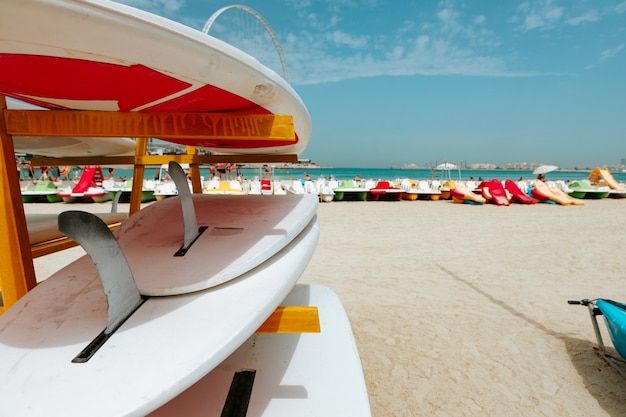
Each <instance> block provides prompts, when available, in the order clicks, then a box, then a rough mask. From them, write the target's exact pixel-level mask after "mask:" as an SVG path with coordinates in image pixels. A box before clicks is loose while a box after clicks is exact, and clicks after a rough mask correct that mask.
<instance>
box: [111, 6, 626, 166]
mask: <svg viewBox="0 0 626 417" xmlns="http://www.w3.org/2000/svg"><path fill="white" fill-rule="evenodd" d="M120 2H122V3H125V4H129V5H132V6H135V7H138V8H141V9H144V10H148V11H150V12H153V13H156V14H159V15H162V16H165V17H167V18H170V19H172V20H176V21H179V22H181V23H184V24H186V25H188V26H191V27H194V28H196V29H198V30H200V29H202V28H203V26H204V25H205V23H206V21H207V19H208V18H209V17H210V16H211V15H212V14H213V13H214V12H215V11H217V10H218V9H220V8H222V7H224V6H228V5H231V4H243V5H245V6H248V7H250V8H252V9H254V10H256V11H257V12H258V13H259V14H260V15H262V16H263V17H264V18H265V20H266V21H267V22H268V23H269V24H270V25H271V27H272V29H273V30H274V32H275V34H276V36H277V38H278V40H279V42H280V44H281V46H282V49H283V51H284V55H285V58H286V61H287V64H288V68H289V77H290V80H291V84H292V85H293V87H294V88H295V89H296V91H298V93H299V94H300V96H301V97H302V99H303V100H304V102H305V104H306V105H307V107H308V109H309V111H310V113H311V117H312V119H313V136H312V138H311V142H310V144H309V146H308V148H307V149H306V151H305V152H304V153H303V154H302V155H301V157H303V158H310V159H312V160H314V161H315V162H318V163H320V164H322V165H323V166H335V167H340V166H343V167H386V166H392V165H395V166H402V165H404V164H411V163H413V164H417V165H419V166H421V167H426V166H427V165H428V164H434V163H435V161H437V162H439V163H440V162H442V161H455V162H457V163H461V161H466V163H467V164H471V163H494V164H497V165H499V166H503V165H504V164H507V163H513V162H539V163H546V164H555V165H559V166H561V167H593V166H596V165H615V164H619V163H620V161H621V159H622V158H626V0H567V1H566V0H560V1H559V0H552V1H551V0H529V1H496V0H471V1H470V0H467V1H453V0H450V1H447V0H444V1H424V0H422V1H402V0H393V1H392V0H388V1H383V0H362V1H358V0H251V1H245V0H240V1H238V2H231V1H210V0H123V1H120ZM238 12H239V11H235V10H230V11H228V12H224V13H223V14H222V15H220V16H219V17H218V18H217V19H216V20H215V23H214V25H213V26H212V28H211V31H210V32H209V33H212V34H214V35H215V36H218V35H220V36H222V35H221V34H224V36H226V35H225V34H226V33H228V32H230V35H231V36H232V33H233V32H236V33H241V34H244V36H245V37H246V38H248V39H253V38H254V34H252V33H253V32H254V31H255V30H257V28H255V25H254V23H256V21H255V20H253V19H252V18H249V17H248V18H249V22H253V23H252V24H250V23H246V19H247V18H246V17H244V15H245V14H244V13H238ZM238 21H240V23H241V22H243V23H241V26H238V23H237V22H238ZM257 26H258V25H257ZM258 31H259V32H261V30H260V29H258ZM220 36H218V37H220ZM232 42H233V43H235V42H236V41H235V40H233V41H232ZM265 44H266V49H265V50H262V47H261V45H263V42H259V46H258V48H259V50H258V55H259V56H257V57H258V58H259V59H261V56H264V55H265V54H269V55H268V58H267V59H269V60H270V61H271V59H274V62H273V63H272V62H270V61H267V65H268V66H270V67H271V68H273V69H276V70H277V72H279V71H280V66H279V64H277V62H278V59H277V58H276V56H275V55H274V50H273V49H272V48H271V42H270V41H269V40H266V42H265ZM237 46H239V45H237ZM242 48H243V46H242ZM248 52H251V51H248ZM251 53H252V52H251ZM252 54H253V55H254V53H252ZM270 56H271V57H273V58H270ZM261 61H263V59H261Z"/></svg>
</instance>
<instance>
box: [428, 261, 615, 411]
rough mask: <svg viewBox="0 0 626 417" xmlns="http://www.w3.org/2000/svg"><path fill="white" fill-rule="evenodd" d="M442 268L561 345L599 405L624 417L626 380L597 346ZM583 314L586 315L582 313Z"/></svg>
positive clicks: (442, 268)
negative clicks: (556, 329) (603, 356)
mask: <svg viewBox="0 0 626 417" xmlns="http://www.w3.org/2000/svg"><path fill="white" fill-rule="evenodd" d="M439 268H440V269H441V270H442V271H444V272H445V273H446V274H448V275H449V276H451V277H452V278H454V279H455V280H457V281H459V282H461V283H463V284H465V285H467V286H468V287H469V288H470V289H472V290H473V291H475V292H476V293H477V294H480V295H481V296H483V297H484V298H486V299H487V300H489V301H490V302H492V303H493V304H496V305H498V306H499V307H501V308H502V309H504V310H506V311H507V312H509V313H510V314H512V315H514V316H515V317H519V318H521V319H522V320H524V321H526V322H527V323H529V324H530V325H532V326H534V327H535V328H537V329H539V330H540V331H542V332H543V333H545V334H547V335H549V336H551V337H554V338H556V339H558V340H560V341H562V342H563V343H564V345H565V349H566V350H567V354H568V355H569V357H570V358H571V361H572V364H573V365H574V367H575V368H576V371H577V372H578V374H579V375H580V376H581V377H582V378H583V381H584V384H585V387H586V388H587V390H588V391H589V393H590V394H591V395H592V396H593V397H594V398H595V399H596V400H597V401H598V404H599V405H600V406H601V407H602V408H603V409H604V410H605V411H606V412H607V413H608V414H609V415H611V416H614V417H618V416H624V407H623V404H624V402H625V401H626V380H624V378H623V377H622V376H621V375H620V374H619V373H618V372H617V371H616V370H615V369H613V368H611V367H610V366H609V365H608V364H607V363H606V362H605V361H604V360H602V359H601V358H600V357H599V356H598V355H597V354H596V353H595V350H594V348H595V347H596V346H597V345H596V343H595V342H592V341H589V340H583V339H577V338H573V337H570V336H567V335H564V334H561V333H558V332H555V331H554V330H552V329H549V328H547V327H546V326H545V325H543V324H542V323H540V322H538V321H536V320H534V319H532V318H530V317H528V316H527V315H525V314H524V313H522V312H521V311H518V310H516V309H515V308H513V307H512V306H511V304H509V303H506V302H504V301H502V300H500V299H498V298H496V297H494V296H492V295H491V294H489V293H487V292H485V291H484V290H482V289H481V288H479V287H478V286H477V285H476V284H475V283H472V282H469V281H467V280H465V279H463V278H461V277H460V276H458V275H457V274H455V273H454V272H452V271H450V270H448V269H446V268H445V267H444V266H441V265H439ZM563 303H566V300H564V301H563ZM581 313H583V314H586V313H585V312H582V311H581ZM589 326H591V323H589ZM607 350H608V351H609V352H611V353H614V356H615V357H619V355H618V354H617V352H616V351H615V350H614V349H613V348H612V347H608V346H607Z"/></svg>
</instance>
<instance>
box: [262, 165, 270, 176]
mask: <svg viewBox="0 0 626 417" xmlns="http://www.w3.org/2000/svg"><path fill="white" fill-rule="evenodd" d="M270 176H271V171H270V166H269V165H263V178H269V177H270Z"/></svg>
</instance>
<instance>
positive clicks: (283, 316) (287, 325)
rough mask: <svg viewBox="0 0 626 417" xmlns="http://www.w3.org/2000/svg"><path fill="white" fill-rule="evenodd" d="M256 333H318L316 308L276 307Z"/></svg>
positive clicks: (318, 321) (318, 324) (318, 323)
mask: <svg viewBox="0 0 626 417" xmlns="http://www.w3.org/2000/svg"><path fill="white" fill-rule="evenodd" d="M256 332H257V333H319V332H320V320H319V314H318V310H317V307H301V306H285V307H278V308H276V310H274V312H273V313H272V315H271V316H270V317H269V318H268V319H267V320H265V323H263V324H262V325H261V327H259V329H258V330H257V331H256Z"/></svg>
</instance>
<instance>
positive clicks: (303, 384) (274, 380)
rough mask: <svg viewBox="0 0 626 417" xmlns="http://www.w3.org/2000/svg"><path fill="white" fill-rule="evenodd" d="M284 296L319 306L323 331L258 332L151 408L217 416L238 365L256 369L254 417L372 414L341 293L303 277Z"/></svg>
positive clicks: (166, 415) (157, 415)
mask: <svg viewBox="0 0 626 417" xmlns="http://www.w3.org/2000/svg"><path fill="white" fill-rule="evenodd" d="M282 304H283V305H289V306H299V305H303V306H316V307H318V309H319V317H320V327H321V332H320V333H303V334H256V335H254V336H252V337H251V338H250V339H248V340H247V341H246V342H245V343H244V344H243V345H242V346H241V347H240V348H239V349H237V351H235V352H234V353H233V354H232V355H231V356H230V357H228V359H226V360H225V361H224V362H222V363H221V364H220V365H219V366H218V367H217V368H215V369H214V370H213V371H211V372H210V373H209V374H208V375H206V376H205V377H204V378H202V379H201V380H200V381H198V382H197V383H196V384H194V385H193V386H192V387H190V388H189V389H187V390H186V391H185V392H183V393H182V394H180V395H179V396H178V397H176V398H175V399H173V400H172V401H170V402H169V403H167V404H165V405H164V406H163V407H161V408H159V409H158V410H156V411H155V412H154V413H152V414H150V415H149V416H150V417H170V416H185V417H196V416H197V417H212V416H220V415H222V414H221V413H222V410H223V409H224V406H225V404H226V399H227V395H228V393H229V389H230V387H231V382H232V381H233V378H234V375H235V373H238V372H240V371H254V372H255V376H254V380H253V385H252V390H251V395H250V397H249V401H250V402H249V406H248V411H247V415H248V416H250V417H252V416H254V417H261V416H267V417H293V416H298V417H319V416H324V417H345V416H350V417H369V416H370V415H371V411H370V406H369V399H368V396H367V388H366V386H365V379H364V377H363V369H362V367H361V361H360V359H359V354H358V350H357V347H356V344H355V341H354V336H353V334H352V329H351V327H350V322H349V321H348V317H347V315H346V312H345V311H344V309H343V307H342V305H341V301H340V300H339V298H338V297H337V295H336V294H335V293H334V292H332V291H331V290H330V289H329V288H327V287H324V286H320V285H314V284H307V285H305V284H298V285H296V286H295V287H294V289H293V290H292V291H291V293H290V294H289V295H288V296H287V298H286V299H285V300H284V301H283V303H282Z"/></svg>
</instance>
